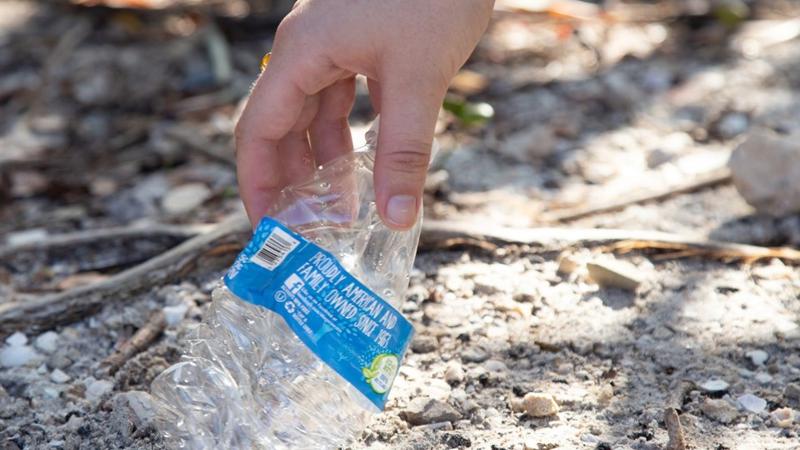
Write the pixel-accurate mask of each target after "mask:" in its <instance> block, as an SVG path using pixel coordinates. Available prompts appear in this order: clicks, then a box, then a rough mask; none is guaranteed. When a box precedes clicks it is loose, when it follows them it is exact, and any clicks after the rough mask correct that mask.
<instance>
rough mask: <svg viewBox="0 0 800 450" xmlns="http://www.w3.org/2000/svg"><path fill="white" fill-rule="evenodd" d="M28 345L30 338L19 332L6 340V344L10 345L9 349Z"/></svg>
mask: <svg viewBox="0 0 800 450" xmlns="http://www.w3.org/2000/svg"><path fill="white" fill-rule="evenodd" d="M27 343H28V337H27V336H25V335H24V334H23V333H20V332H19V331H17V332H16V333H14V334H12V335H11V336H9V337H8V338H6V344H8V346H9V347H22V346H23V345H25V344H27Z"/></svg>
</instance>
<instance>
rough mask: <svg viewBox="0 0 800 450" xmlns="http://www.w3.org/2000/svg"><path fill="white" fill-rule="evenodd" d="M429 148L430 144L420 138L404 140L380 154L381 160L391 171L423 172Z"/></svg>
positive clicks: (426, 165)
mask: <svg viewBox="0 0 800 450" xmlns="http://www.w3.org/2000/svg"><path fill="white" fill-rule="evenodd" d="M429 149H430V144H429V143H427V142H423V141H422V140H417V139H409V140H404V141H401V142H400V144H399V145H398V146H397V147H396V148H394V149H391V150H389V151H387V152H385V153H384V154H383V155H382V156H383V162H384V163H385V164H386V167H387V168H388V169H389V170H390V171H393V172H399V173H404V174H415V175H416V174H420V173H425V171H427V169H428V162H429V159H430V151H429Z"/></svg>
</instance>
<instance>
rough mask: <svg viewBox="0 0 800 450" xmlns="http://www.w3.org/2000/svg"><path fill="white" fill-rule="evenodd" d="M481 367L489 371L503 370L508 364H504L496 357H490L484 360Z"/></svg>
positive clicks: (506, 368)
mask: <svg viewBox="0 0 800 450" xmlns="http://www.w3.org/2000/svg"><path fill="white" fill-rule="evenodd" d="M483 367H486V370H488V371H489V372H505V371H507V370H508V366H506V363H504V362H503V361H499V360H496V359H490V360H488V361H486V363H484V365H483Z"/></svg>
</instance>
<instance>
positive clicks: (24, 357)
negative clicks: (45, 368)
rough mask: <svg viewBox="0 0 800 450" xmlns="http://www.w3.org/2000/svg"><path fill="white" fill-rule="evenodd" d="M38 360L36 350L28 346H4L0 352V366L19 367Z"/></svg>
mask: <svg viewBox="0 0 800 450" xmlns="http://www.w3.org/2000/svg"><path fill="white" fill-rule="evenodd" d="M38 358H39V354H38V353H36V350H34V349H33V347H31V346H29V345H20V346H6V347H5V348H3V349H2V350H0V366H3V367H19V366H24V365H26V364H28V363H30V362H33V361H35V360H37V359H38Z"/></svg>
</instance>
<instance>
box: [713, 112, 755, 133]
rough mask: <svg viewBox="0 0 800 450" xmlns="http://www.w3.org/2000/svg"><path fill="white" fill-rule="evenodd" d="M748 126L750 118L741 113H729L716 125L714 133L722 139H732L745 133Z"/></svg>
mask: <svg viewBox="0 0 800 450" xmlns="http://www.w3.org/2000/svg"><path fill="white" fill-rule="evenodd" d="M749 126H750V118H749V117H748V116H747V114H745V113H742V112H731V113H728V114H725V115H724V116H723V117H722V119H720V121H719V122H718V123H717V126H716V129H717V130H716V131H717V134H719V137H721V138H722V139H732V138H735V137H736V136H738V135H740V134H742V133H744V132H745V131H747V127H749Z"/></svg>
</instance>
